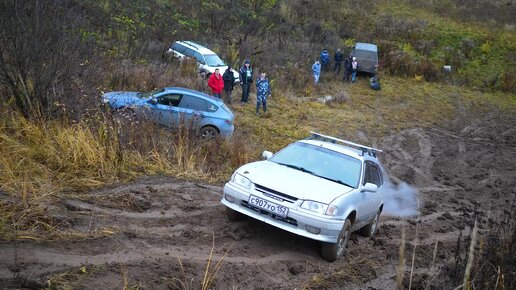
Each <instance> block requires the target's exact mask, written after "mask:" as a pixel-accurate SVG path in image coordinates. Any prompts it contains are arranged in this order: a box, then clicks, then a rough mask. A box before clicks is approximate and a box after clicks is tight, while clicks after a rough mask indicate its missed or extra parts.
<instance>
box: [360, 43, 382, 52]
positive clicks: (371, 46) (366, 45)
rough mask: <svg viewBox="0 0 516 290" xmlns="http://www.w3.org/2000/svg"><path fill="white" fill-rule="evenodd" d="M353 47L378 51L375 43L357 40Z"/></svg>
mask: <svg viewBox="0 0 516 290" xmlns="http://www.w3.org/2000/svg"><path fill="white" fill-rule="evenodd" d="M355 49H360V50H368V51H374V52H378V47H377V46H376V44H372V43H364V42H357V43H356V44H355Z"/></svg>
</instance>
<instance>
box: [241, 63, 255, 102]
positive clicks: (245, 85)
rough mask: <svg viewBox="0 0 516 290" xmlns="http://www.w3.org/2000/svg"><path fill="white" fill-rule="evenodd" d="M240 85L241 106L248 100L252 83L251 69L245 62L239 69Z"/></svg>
mask: <svg viewBox="0 0 516 290" xmlns="http://www.w3.org/2000/svg"><path fill="white" fill-rule="evenodd" d="M239 73H240V85H241V86H242V99H241V100H240V102H241V103H242V104H247V101H248V100H249V92H250V91H251V83H252V82H253V69H252V68H251V62H250V61H249V60H246V61H245V63H244V65H243V66H242V67H241V68H240V71H239Z"/></svg>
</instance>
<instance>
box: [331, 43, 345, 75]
mask: <svg viewBox="0 0 516 290" xmlns="http://www.w3.org/2000/svg"><path fill="white" fill-rule="evenodd" d="M333 60H334V61H335V64H334V65H333V72H334V73H335V74H336V75H338V74H340V68H341V66H342V61H343V60H344V55H343V54H342V52H341V51H340V48H338V49H337V51H336V52H335V55H334V57H333Z"/></svg>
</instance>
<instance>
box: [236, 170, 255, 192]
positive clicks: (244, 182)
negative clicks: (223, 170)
mask: <svg viewBox="0 0 516 290" xmlns="http://www.w3.org/2000/svg"><path fill="white" fill-rule="evenodd" d="M231 180H232V181H233V182H234V183H236V184H238V185H240V186H242V187H245V188H246V189H251V185H252V184H253V183H252V182H251V180H249V179H248V178H247V177H245V176H243V175H241V174H238V173H235V174H233V177H232V179H231Z"/></svg>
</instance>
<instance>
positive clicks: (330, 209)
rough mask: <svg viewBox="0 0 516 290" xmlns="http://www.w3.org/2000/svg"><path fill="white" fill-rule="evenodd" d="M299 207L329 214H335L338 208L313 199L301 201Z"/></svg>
mask: <svg viewBox="0 0 516 290" xmlns="http://www.w3.org/2000/svg"><path fill="white" fill-rule="evenodd" d="M301 208H304V209H307V210H309V211H313V212H316V213H319V214H325V215H330V216H335V215H336V214H337V212H338V210H339V208H338V207H337V206H335V205H327V204H325V203H322V202H317V201H313V200H305V201H303V202H302V203H301Z"/></svg>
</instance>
